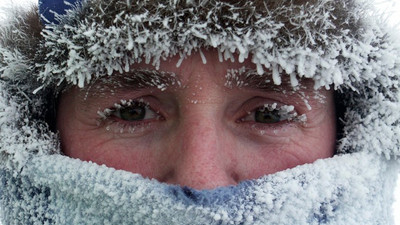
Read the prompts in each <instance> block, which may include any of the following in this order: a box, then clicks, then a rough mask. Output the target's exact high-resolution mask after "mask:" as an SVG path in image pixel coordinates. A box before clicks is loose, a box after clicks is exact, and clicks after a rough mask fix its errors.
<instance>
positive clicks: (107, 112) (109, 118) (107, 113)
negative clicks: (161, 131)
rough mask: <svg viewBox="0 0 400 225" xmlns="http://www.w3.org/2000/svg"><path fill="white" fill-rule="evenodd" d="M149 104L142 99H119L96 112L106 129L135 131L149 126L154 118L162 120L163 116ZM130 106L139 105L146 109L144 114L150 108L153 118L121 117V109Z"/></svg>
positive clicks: (122, 131) (121, 131)
mask: <svg viewBox="0 0 400 225" xmlns="http://www.w3.org/2000/svg"><path fill="white" fill-rule="evenodd" d="M149 105H150V104H149V103H148V102H146V101H144V100H143V99H139V100H121V101H120V103H115V104H114V106H113V107H111V108H106V109H104V110H103V111H98V112H97V114H98V115H99V116H100V123H99V125H103V126H105V127H106V130H108V131H110V130H111V129H112V130H113V131H115V132H119V133H124V132H126V131H128V132H129V133H133V132H135V131H137V129H142V130H143V129H145V128H146V126H151V125H152V124H153V123H152V122H154V121H155V120H164V117H163V116H162V115H161V114H160V113H159V112H158V111H157V110H154V109H153V108H152V107H150V106H149ZM130 106H141V107H144V108H145V110H146V112H145V113H146V114H147V112H148V110H150V111H151V112H150V113H151V114H153V115H154V116H155V118H144V119H140V120H134V121H129V120H124V119H122V118H121V111H120V110H121V109H124V108H127V107H130Z"/></svg>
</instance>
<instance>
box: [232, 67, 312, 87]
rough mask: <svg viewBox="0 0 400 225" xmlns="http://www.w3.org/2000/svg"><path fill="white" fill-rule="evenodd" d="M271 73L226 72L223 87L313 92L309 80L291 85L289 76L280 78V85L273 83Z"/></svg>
mask: <svg viewBox="0 0 400 225" xmlns="http://www.w3.org/2000/svg"><path fill="white" fill-rule="evenodd" d="M272 77H273V76H272V73H268V72H265V73H264V74H262V75H260V74H258V73H257V71H256V70H255V69H249V68H241V69H231V70H228V72H227V74H226V76H225V78H226V81H225V86H226V87H228V88H245V89H254V90H262V91H282V90H287V91H295V90H298V89H309V90H310V91H313V85H314V83H313V81H312V80H311V79H302V80H296V83H297V85H295V86H294V85H293V82H292V81H291V80H290V77H289V76H281V78H280V79H281V80H280V82H281V83H280V84H279V85H277V84H275V82H274V81H273V78H272Z"/></svg>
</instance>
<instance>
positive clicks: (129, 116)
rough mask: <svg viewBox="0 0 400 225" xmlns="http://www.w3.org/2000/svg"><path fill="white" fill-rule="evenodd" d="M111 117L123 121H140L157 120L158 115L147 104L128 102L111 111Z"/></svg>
mask: <svg viewBox="0 0 400 225" xmlns="http://www.w3.org/2000/svg"><path fill="white" fill-rule="evenodd" d="M111 115H113V116H115V117H117V118H119V119H121V120H124V121H142V120H147V119H154V118H157V117H158V115H157V113H156V112H154V111H153V110H152V109H150V107H149V106H148V105H147V104H144V103H142V102H130V103H129V104H127V105H122V106H120V107H117V108H116V109H114V110H113V112H112V113H111Z"/></svg>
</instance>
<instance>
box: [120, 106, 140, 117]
mask: <svg viewBox="0 0 400 225" xmlns="http://www.w3.org/2000/svg"><path fill="white" fill-rule="evenodd" d="M120 115H121V119H122V120H126V121H136V120H143V119H144V118H145V115H146V107H145V106H127V107H123V108H121V109H120Z"/></svg>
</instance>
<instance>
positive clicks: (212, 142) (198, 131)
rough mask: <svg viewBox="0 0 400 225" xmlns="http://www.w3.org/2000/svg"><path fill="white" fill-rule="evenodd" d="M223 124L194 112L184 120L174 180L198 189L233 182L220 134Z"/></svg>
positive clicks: (209, 116)
mask: <svg viewBox="0 0 400 225" xmlns="http://www.w3.org/2000/svg"><path fill="white" fill-rule="evenodd" d="M194 108H196V107H194ZM188 114H189V115H190V113H188ZM220 125H221V124H220V123H219V122H216V121H215V117H212V116H211V115H210V114H208V115H207V114H201V115H193V114H192V115H191V116H190V117H188V118H186V119H185V120H183V121H182V124H181V127H180V130H181V131H180V133H181V135H179V136H180V137H179V138H180V140H177V143H179V144H178V146H176V147H177V148H178V149H179V150H178V152H177V154H180V155H179V157H178V160H177V162H175V166H174V175H173V177H172V178H171V181H170V182H171V183H176V184H179V185H181V186H188V187H192V188H196V189H211V188H215V187H218V186H227V185H230V184H233V183H234V181H233V180H232V179H231V177H230V175H229V174H230V172H229V170H230V169H229V163H227V162H228V161H229V159H227V158H226V154H225V150H226V149H224V148H223V146H224V145H223V144H222V143H221V142H223V141H224V140H223V139H221V135H219V134H220ZM227 160H228V161H227Z"/></svg>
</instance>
